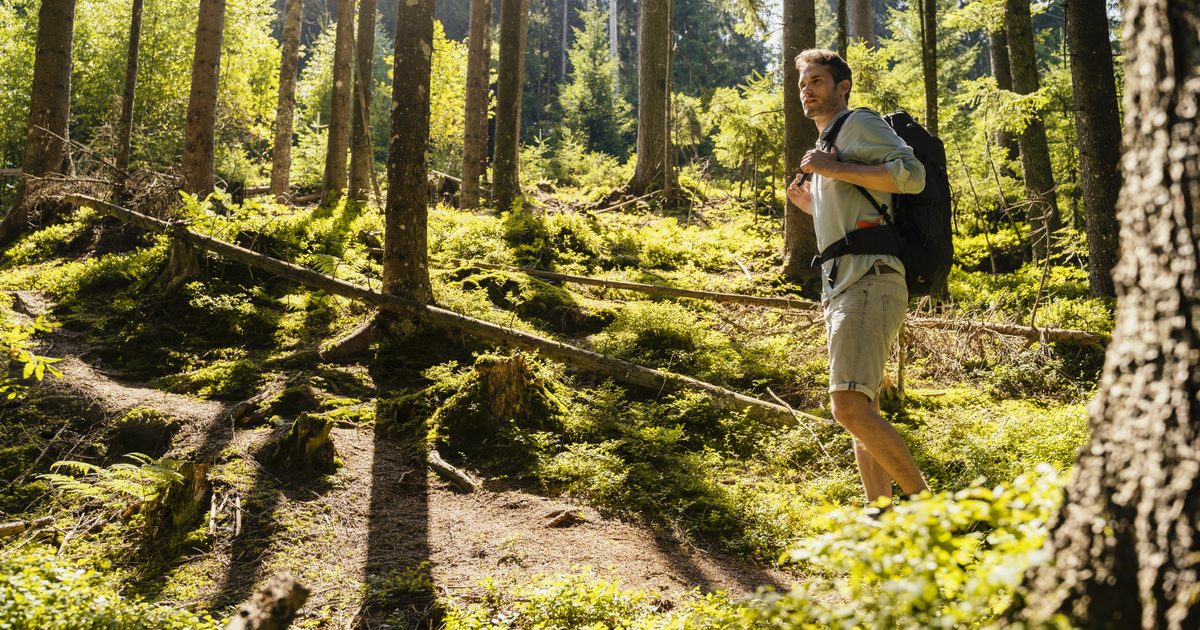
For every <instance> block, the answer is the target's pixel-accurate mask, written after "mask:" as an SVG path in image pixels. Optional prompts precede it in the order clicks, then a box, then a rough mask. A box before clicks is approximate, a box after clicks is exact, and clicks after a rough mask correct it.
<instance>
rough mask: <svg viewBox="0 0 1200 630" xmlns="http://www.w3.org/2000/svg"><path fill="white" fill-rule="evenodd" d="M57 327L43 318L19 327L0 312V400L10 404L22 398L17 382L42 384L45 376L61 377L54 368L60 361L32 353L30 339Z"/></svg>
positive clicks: (35, 344)
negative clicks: (14, 366) (0, 359)
mask: <svg viewBox="0 0 1200 630" xmlns="http://www.w3.org/2000/svg"><path fill="white" fill-rule="evenodd" d="M57 325H58V324H53V323H51V322H49V321H48V320H47V319H46V318H45V316H39V317H38V318H37V319H35V320H34V321H32V322H30V323H27V324H22V323H17V322H14V321H11V320H9V318H8V316H7V314H6V313H4V312H2V311H0V357H3V363H0V367H2V368H3V369H2V370H0V399H3V400H14V399H16V398H17V397H19V396H22V395H23V393H24V389H23V388H22V386H21V381H27V380H29V379H31V378H32V379H35V380H38V381H40V380H42V379H43V378H45V377H46V374H47V373H49V374H51V375H52V376H58V377H61V376H62V372H60V371H59V370H58V368H56V367H54V364H55V363H58V362H59V361H61V360H62V359H51V358H49V357H44V356H41V355H39V354H35V353H34V352H33V348H34V347H35V346H37V343H36V342H35V341H33V336H34V335H35V334H37V333H39V332H42V333H46V332H51V331H53V330H54V328H55V327H56V326H57ZM13 364H16V366H17V369H18V370H19V371H20V374H21V375H20V376H19V377H16V376H13V373H14V370H13Z"/></svg>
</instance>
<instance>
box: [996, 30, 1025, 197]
mask: <svg viewBox="0 0 1200 630" xmlns="http://www.w3.org/2000/svg"><path fill="white" fill-rule="evenodd" d="M988 51H989V53H990V59H991V65H992V77H993V78H995V79H996V86H997V87H999V88H1000V89H1001V90H1007V91H1009V92H1011V91H1012V89H1013V85H1012V67H1011V66H1010V65H1009V63H1008V34H1007V33H1005V31H1004V29H1003V28H1000V29H999V30H995V31H991V32H989V33H988ZM996 146H998V147H1000V151H1001V153H1000V155H1001V158H1002V161H1001V164H1000V169H1001V172H1002V173H1003V174H1004V175H1007V176H1010V177H1011V176H1012V171H1011V170H1010V169H1009V168H1008V163H1009V162H1011V161H1012V160H1015V159H1017V156H1018V155H1019V149H1018V146H1017V139H1016V137H1014V136H1013V135H1012V134H1011V133H1008V132H1007V131H1004V130H997V131H996Z"/></svg>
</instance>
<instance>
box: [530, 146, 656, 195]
mask: <svg viewBox="0 0 1200 630" xmlns="http://www.w3.org/2000/svg"><path fill="white" fill-rule="evenodd" d="M633 166H634V162H633V161H630V162H627V163H626V164H625V165H621V164H620V163H619V162H618V160H617V158H615V157H613V156H611V155H609V154H607V153H601V152H596V151H590V150H588V148H587V147H586V146H585V144H584V143H582V142H581V141H580V140H579V138H577V137H576V136H575V135H574V134H565V135H564V137H562V138H560V139H559V141H558V143H557V145H551V143H549V142H546V141H545V139H543V138H537V139H535V140H534V141H533V142H530V143H526V144H524V145H522V146H521V185H522V186H539V185H543V186H544V185H545V184H546V183H547V182H553V183H554V184H555V185H560V186H573V187H577V188H579V189H580V190H579V192H580V194H581V195H582V196H583V197H586V198H593V197H595V196H598V195H603V194H607V193H608V192H610V191H611V190H612V189H613V188H615V187H617V186H619V185H620V184H621V183H623V182H626V181H628V180H629V177H630V176H631V175H632V173H633Z"/></svg>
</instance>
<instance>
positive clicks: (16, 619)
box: [0, 545, 221, 630]
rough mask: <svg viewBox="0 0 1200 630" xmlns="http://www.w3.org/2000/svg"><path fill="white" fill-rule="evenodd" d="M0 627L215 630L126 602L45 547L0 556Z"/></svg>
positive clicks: (169, 611)
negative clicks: (1, 576) (2, 577)
mask: <svg viewBox="0 0 1200 630" xmlns="http://www.w3.org/2000/svg"><path fill="white" fill-rule="evenodd" d="M0 575H3V576H5V577H4V579H2V580H0V627H4V628H13V629H15V630H26V629H28V630H33V629H35V628H71V629H78V630H102V629H106V628H129V629H131V630H134V629H145V630H151V629H154V630H209V629H212V630H215V629H216V628H220V627H221V626H220V625H219V624H218V623H217V622H216V621H215V620H214V619H213V618H212V617H210V616H208V615H204V614H196V613H193V612H189V611H186V610H181V609H178V608H173V607H170V606H164V605H159V604H152V603H147V602H144V601H142V600H140V599H136V598H127V597H124V596H123V595H122V594H121V592H120V590H118V588H117V585H116V584H113V583H112V581H111V580H108V579H105V577H104V576H103V575H102V574H101V573H99V572H97V571H96V570H95V569H90V568H85V567H81V566H77V565H75V564H73V563H71V562H69V561H67V560H65V559H64V558H62V557H59V556H58V555H56V554H55V553H54V549H52V548H50V547H47V546H44V545H27V546H24V547H20V548H18V549H12V550H9V551H6V552H4V553H0Z"/></svg>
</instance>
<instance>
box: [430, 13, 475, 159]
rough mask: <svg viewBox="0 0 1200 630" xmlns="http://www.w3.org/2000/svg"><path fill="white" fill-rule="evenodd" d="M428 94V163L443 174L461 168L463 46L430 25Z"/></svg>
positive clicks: (437, 25) (436, 25) (464, 84)
mask: <svg viewBox="0 0 1200 630" xmlns="http://www.w3.org/2000/svg"><path fill="white" fill-rule="evenodd" d="M431 64H432V67H431V69H430V91H429V110H430V116H429V123H430V124H429V148H430V155H429V163H430V165H431V166H432V167H433V168H436V169H439V170H441V171H444V172H447V173H457V172H459V171H460V170H461V169H462V143H463V126H464V124H465V123H464V122H463V117H464V116H465V115H466V108H467V44H466V42H460V41H455V40H453V39H449V38H447V37H446V31H445V30H444V29H443V28H442V23H441V22H439V21H437V20H434V23H433V58H432V60H431Z"/></svg>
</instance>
